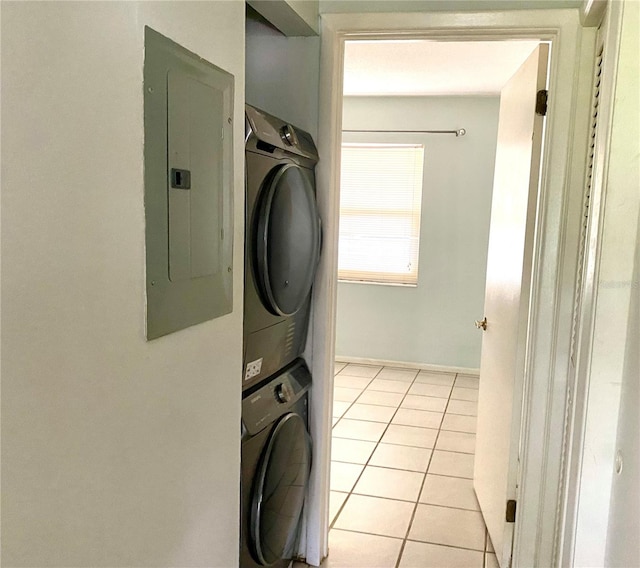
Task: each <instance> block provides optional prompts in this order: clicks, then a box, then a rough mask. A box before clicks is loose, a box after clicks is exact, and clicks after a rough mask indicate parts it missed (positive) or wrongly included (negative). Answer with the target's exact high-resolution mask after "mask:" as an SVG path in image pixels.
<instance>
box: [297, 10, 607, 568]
mask: <svg viewBox="0 0 640 568" xmlns="http://www.w3.org/2000/svg"><path fill="white" fill-rule="evenodd" d="M321 24H322V33H321V60H320V101H319V102H320V109H319V134H318V147H319V154H320V162H319V163H318V166H317V169H316V174H317V199H318V206H319V210H320V215H321V217H322V219H323V243H324V245H323V254H322V257H321V261H320V265H319V269H318V274H317V276H316V282H315V284H314V303H313V316H312V337H311V344H310V347H311V349H310V351H311V354H312V357H310V358H309V359H310V363H311V368H312V374H313V377H314V387H313V393H312V396H311V409H310V429H311V435H312V438H313V440H314V464H315V466H314V468H313V471H312V474H311V479H310V493H309V499H308V502H307V516H306V524H305V526H306V531H305V534H304V538H303V547H302V550H301V556H303V557H305V558H306V560H307V562H308V563H310V564H312V565H315V566H318V565H319V564H320V561H321V560H322V559H323V558H324V557H325V556H326V555H327V552H328V532H329V527H328V511H329V469H330V445H331V414H332V392H333V368H334V357H335V330H336V301H337V265H338V262H337V260H338V219H339V190H338V188H339V176H340V141H341V130H342V128H341V126H342V91H343V88H342V84H343V60H344V44H345V41H346V40H348V39H396V38H397V39H431V40H440V41H465V40H466V41H473V40H514V39H535V40H540V41H549V42H551V46H552V48H551V58H550V66H549V92H550V98H549V110H548V115H547V125H546V128H547V132H546V135H545V140H544V143H543V151H542V155H543V158H542V168H541V176H540V189H539V195H538V211H537V215H536V223H535V227H536V229H535V242H534V259H533V276H532V291H531V300H530V301H531V307H530V311H529V316H530V317H529V323H528V337H527V342H526V345H525V346H523V347H524V348H525V350H526V364H525V385H524V392H525V394H524V397H523V408H522V433H521V439H520V445H521V453H520V460H521V468H520V472H519V479H518V486H519V496H518V511H517V516H516V524H515V531H514V532H515V536H514V551H513V565H515V566H527V565H535V566H551V565H554V564H555V562H554V558H553V556H554V547H553V543H554V537H555V535H556V532H557V530H558V505H559V503H560V502H561V498H562V486H561V469H562V468H561V465H562V461H563V455H564V449H563V438H564V436H563V432H564V428H565V400H566V390H567V377H568V368H569V351H570V339H571V338H570V336H571V321H572V313H573V293H574V284H575V269H576V260H577V259H576V251H577V242H578V238H579V233H580V219H579V217H580V212H581V208H582V187H583V183H584V173H585V163H586V151H587V136H588V113H589V105H590V98H591V71H592V68H593V60H594V51H595V50H594V44H595V30H594V29H593V28H582V27H581V25H580V20H579V12H578V10H560V9H558V10H512V11H500V12H483V13H444V12H434V13H393V14H388V13H386V14H385V13H374V14H323V15H322V21H321ZM469 317H470V324H471V321H472V319H473V317H474V316H473V314H470V315H469Z"/></svg>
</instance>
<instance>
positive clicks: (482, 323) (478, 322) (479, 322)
mask: <svg viewBox="0 0 640 568" xmlns="http://www.w3.org/2000/svg"><path fill="white" fill-rule="evenodd" d="M476 327H477V328H478V329H482V330H483V331H484V330H486V329H487V318H486V317H485V318H483V319H481V320H476Z"/></svg>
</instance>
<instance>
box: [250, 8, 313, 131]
mask: <svg viewBox="0 0 640 568" xmlns="http://www.w3.org/2000/svg"><path fill="white" fill-rule="evenodd" d="M248 16H249V17H248V19H247V34H246V40H247V41H246V99H247V101H246V102H247V103H248V104H250V105H253V106H256V107H258V108H260V109H262V110H264V111H266V112H268V113H270V114H273V115H274V116H277V117H279V118H282V119H283V120H286V121H287V122H290V123H292V124H294V125H295V126H298V127H300V128H302V129H303V130H306V131H307V132H309V133H311V135H312V136H313V137H314V138H315V137H316V136H317V133H318V92H319V91H318V81H319V75H320V38H318V37H285V36H283V35H282V34H281V33H280V32H278V31H277V30H274V29H273V28H270V27H269V26H268V25H266V24H264V23H262V22H261V21H260V20H259V19H257V18H255V14H253V15H252V14H251V12H249V14H248Z"/></svg>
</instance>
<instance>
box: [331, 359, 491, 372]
mask: <svg viewBox="0 0 640 568" xmlns="http://www.w3.org/2000/svg"><path fill="white" fill-rule="evenodd" d="M336 362H338V363H357V364H359V365H378V366H382V367H395V368H396V369H420V370H421V371H434V372H437V373H460V374H461V375H479V374H480V369H474V368H471V367H451V366H447V365H430V364H428V363H407V362H405V361H387V360H386V359H368V358H367V357H343V356H336Z"/></svg>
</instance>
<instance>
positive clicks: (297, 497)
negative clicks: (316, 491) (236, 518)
mask: <svg viewBox="0 0 640 568" xmlns="http://www.w3.org/2000/svg"><path fill="white" fill-rule="evenodd" d="M310 468H311V443H310V441H309V435H308V433H307V429H306V427H305V424H304V421H303V419H302V418H301V417H300V415H299V414H294V413H289V414H285V415H284V416H283V417H282V418H281V419H280V420H279V421H278V423H277V424H276V426H275V427H274V429H273V431H272V432H271V435H270V437H269V440H268V442H267V444H266V446H265V450H264V453H263V455H262V457H261V460H260V465H259V467H258V471H257V477H256V479H255V482H254V486H253V491H254V493H253V499H252V504H251V537H252V544H253V547H252V548H253V551H254V553H255V557H256V560H257V561H258V562H260V563H261V564H262V565H263V566H269V565H271V564H273V563H274V562H277V561H278V560H281V559H283V558H284V559H289V558H291V557H292V556H293V554H294V553H295V551H294V546H295V544H296V540H297V537H298V525H299V523H300V517H301V514H302V505H303V504H304V497H305V494H306V492H307V483H308V481H309V471H310Z"/></svg>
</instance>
